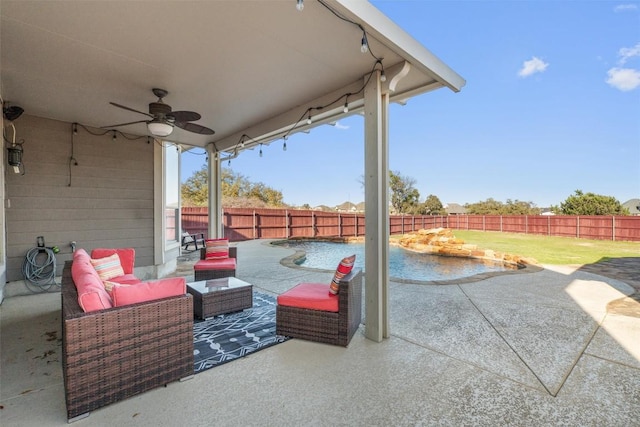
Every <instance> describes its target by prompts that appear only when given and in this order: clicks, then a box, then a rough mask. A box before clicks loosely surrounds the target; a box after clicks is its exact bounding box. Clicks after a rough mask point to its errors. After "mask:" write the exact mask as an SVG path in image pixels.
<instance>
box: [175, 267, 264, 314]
mask: <svg viewBox="0 0 640 427" xmlns="http://www.w3.org/2000/svg"><path fill="white" fill-rule="evenodd" d="M187 292H189V293H190V294H191V295H193V313H194V314H195V316H196V317H197V318H199V319H205V318H207V317H213V316H217V315H219V314H225V313H231V312H233V311H240V310H244V309H245V308H251V307H253V285H251V284H250V283H247V282H244V281H242V280H240V279H237V278H235V277H223V278H221V279H210V280H201V281H199V282H193V283H187Z"/></svg>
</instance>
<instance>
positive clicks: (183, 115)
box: [167, 111, 202, 122]
mask: <svg viewBox="0 0 640 427" xmlns="http://www.w3.org/2000/svg"><path fill="white" fill-rule="evenodd" d="M167 116H173V117H175V119H176V122H195V121H196V120H200V119H201V118H202V116H201V115H200V114H198V113H196V112H195V111H172V112H171V113H169V114H167Z"/></svg>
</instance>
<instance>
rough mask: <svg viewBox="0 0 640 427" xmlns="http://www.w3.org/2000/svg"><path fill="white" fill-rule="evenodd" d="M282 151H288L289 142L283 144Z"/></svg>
mask: <svg viewBox="0 0 640 427" xmlns="http://www.w3.org/2000/svg"><path fill="white" fill-rule="evenodd" d="M282 151H287V140H286V139H285V140H284V142H283V143H282Z"/></svg>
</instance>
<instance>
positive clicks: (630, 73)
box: [606, 68, 640, 92]
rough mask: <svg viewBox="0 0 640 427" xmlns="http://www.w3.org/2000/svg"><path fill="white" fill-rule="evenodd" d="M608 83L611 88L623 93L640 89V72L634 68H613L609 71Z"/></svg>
mask: <svg viewBox="0 0 640 427" xmlns="http://www.w3.org/2000/svg"><path fill="white" fill-rule="evenodd" d="M607 75H608V76H609V78H607V80H606V82H607V84H608V85H609V86H611V87H614V88H616V89H618V90H621V91H623V92H628V91H631V90H634V89H637V88H638V87H640V71H638V70H634V69H632V68H612V69H610V70H609V71H607Z"/></svg>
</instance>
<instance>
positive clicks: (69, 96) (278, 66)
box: [0, 0, 465, 341]
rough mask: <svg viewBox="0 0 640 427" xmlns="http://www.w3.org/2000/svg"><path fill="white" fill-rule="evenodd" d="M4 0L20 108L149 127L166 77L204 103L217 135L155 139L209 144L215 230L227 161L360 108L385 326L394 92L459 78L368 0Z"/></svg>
mask: <svg viewBox="0 0 640 427" xmlns="http://www.w3.org/2000/svg"><path fill="white" fill-rule="evenodd" d="M301 4H303V5H304V8H300V7H299V6H300V5H301ZM297 6H298V7H297ZM0 7H1V8H2V9H1V13H2V21H1V34H0V35H1V38H2V54H1V65H2V75H1V78H2V81H1V84H2V97H3V99H4V100H5V101H9V102H11V103H13V104H17V105H19V106H20V107H22V108H24V110H25V111H26V112H27V113H28V114H30V115H34V116H39V117H44V118H49V119H56V120H60V121H64V122H72V123H73V122H78V123H81V124H83V125H88V126H93V127H98V128H100V127H102V128H107V129H110V128H112V127H113V125H114V124H122V123H130V122H138V121H140V122H138V123H135V124H127V125H126V126H124V125H123V126H118V127H117V129H118V130H120V131H122V132H127V133H130V134H133V135H146V134H148V130H147V126H146V125H145V121H148V120H150V119H149V116H148V115H146V112H147V111H149V112H150V113H151V111H150V106H149V107H148V106H147V105H148V104H149V103H150V102H156V100H157V98H156V97H155V95H154V94H153V93H152V88H161V89H164V90H166V91H168V92H169V93H168V95H167V96H164V102H165V103H167V104H169V105H171V106H172V108H173V111H181V110H182V111H184V110H187V111H195V112H197V113H199V114H200V115H201V119H198V120H197V121H196V120H193V121H192V122H193V123H195V124H197V125H200V126H204V127H206V128H210V129H213V130H214V131H215V134H211V133H209V134H207V135H202V134H198V133H193V132H188V131H185V130H182V129H178V128H176V129H175V130H174V131H173V133H172V134H171V135H170V136H168V137H166V138H163V139H166V140H167V141H170V142H173V143H178V144H182V145H185V146H192V147H203V148H206V149H207V151H208V152H209V153H211V154H212V156H210V157H209V159H210V161H209V179H210V182H211V184H212V185H209V236H212V237H217V236H220V235H221V233H222V219H221V208H222V206H221V205H222V203H221V193H220V185H219V183H220V176H221V160H223V159H224V158H228V157H232V156H235V155H237V154H238V153H239V152H240V151H241V150H243V149H248V148H251V147H253V146H255V145H256V144H267V143H269V142H271V141H273V140H276V139H280V138H285V137H286V136H287V135H290V134H292V133H295V132H299V131H303V130H307V129H308V128H311V127H314V126H318V125H319V124H322V123H327V122H331V121H335V120H337V119H339V118H340V117H343V116H345V115H350V114H354V113H359V112H363V113H364V115H365V120H364V139H365V141H364V146H365V152H366V156H365V179H364V183H365V210H366V212H367V216H366V224H365V228H366V230H367V233H366V239H367V240H366V248H367V251H366V255H365V261H366V264H365V284H366V295H367V302H366V318H367V322H366V328H367V331H366V333H367V336H368V337H369V338H371V339H373V340H375V341H381V340H382V339H383V338H386V337H388V336H389V316H388V314H389V313H388V301H389V294H388V288H389V285H388V282H389V274H388V250H389V249H388V246H389V243H388V234H389V218H388V216H389V212H388V199H387V193H388V175H389V170H388V105H389V103H390V102H394V101H405V100H407V99H408V98H410V97H412V96H415V95H418V94H421V93H424V92H428V91H431V90H435V89H438V88H442V87H446V88H449V89H451V90H453V91H459V90H460V89H461V88H462V86H464V84H465V81H464V79H462V78H461V77H460V76H459V75H458V74H457V73H455V72H454V71H453V70H452V69H451V68H449V67H448V66H447V65H446V64H444V63H443V62H442V61H440V60H439V59H438V58H437V57H436V56H434V55H433V54H432V53H431V52H429V51H428V50H427V49H426V48H425V47H424V46H422V45H421V44H420V43H419V42H418V41H416V40H415V39H414V38H412V37H411V36H410V35H409V34H407V33H406V32H405V31H403V30H402V29H401V28H400V27H399V26H398V25H397V24H395V23H394V22H393V21H391V20H390V19H389V18H387V17H386V16H385V15H384V14H382V13H381V12H380V11H379V10H378V9H376V8H375V7H374V6H373V5H371V4H370V3H369V2H367V1H362V0H317V1H312V0H306V1H304V2H300V1H297V2H294V1H287V2H285V1H210V2H205V1H198V2H191V1H154V2H133V1H131V2H116V1H91V2H89V1H84V2H77V1H56V2H48V1H29V2H25V1H11V0H9V1H7V0H4V1H3V2H2V4H1V6H0ZM300 9H303V10H300ZM159 96H161V95H159ZM111 103H116V104H118V105H120V106H124V107H123V108H118V106H114V105H112V104H111ZM155 108H159V107H155ZM151 117H154V116H151ZM155 119H158V120H165V118H164V116H159V117H158V116H156V118H155ZM155 119H154V120H155ZM181 120H184V121H189V120H191V119H176V121H181ZM114 136H115V133H114ZM161 245H162V244H161V243H156V244H155V250H156V253H157V254H161V253H162V250H161V249H162V248H161V247H160V246H161ZM160 258H161V257H157V259H160Z"/></svg>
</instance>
